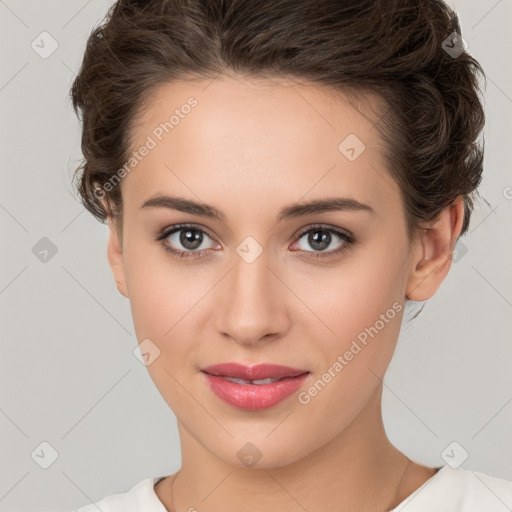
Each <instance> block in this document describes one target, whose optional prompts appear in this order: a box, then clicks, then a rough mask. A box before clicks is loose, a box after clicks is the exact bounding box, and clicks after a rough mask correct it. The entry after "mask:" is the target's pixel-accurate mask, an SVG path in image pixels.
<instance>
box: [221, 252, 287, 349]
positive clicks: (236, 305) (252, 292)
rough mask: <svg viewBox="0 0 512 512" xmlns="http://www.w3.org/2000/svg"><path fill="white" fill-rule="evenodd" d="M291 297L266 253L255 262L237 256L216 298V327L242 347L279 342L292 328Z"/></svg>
mask: <svg viewBox="0 0 512 512" xmlns="http://www.w3.org/2000/svg"><path fill="white" fill-rule="evenodd" d="M290 295H291V292H290V291H289V290H287V288H286V286H285V285H284V284H283V278H282V277H281V278H280V276H279V272H276V270H274V269H272V268H270V267H269V262H268V258H267V256H266V252H265V251H263V253H262V254H260V256H258V258H256V260H254V261H252V262H251V263H249V262H247V261H246V260H244V259H243V258H242V257H240V256H238V254H235V256H234V266H233V268H231V270H230V271H229V273H228V275H227V276H226V277H225V279H224V280H223V283H222V286H220V287H219V290H218V294H217V297H216V301H217V303H218V307H217V314H216V328H217V329H218V332H219V333H221V335H223V336H227V337H229V338H231V339H232V340H233V341H235V342H236V343H238V344H241V345H246V346H251V345H259V344H260V343H261V342H262V341H265V340H267V341H270V340H274V341H275V340H276V339H277V338H279V337H280V336H282V335H284V333H285V332H286V331H287V330H288V328H289V318H290V315H289V311H288V309H287V308H288V304H289V297H290Z"/></svg>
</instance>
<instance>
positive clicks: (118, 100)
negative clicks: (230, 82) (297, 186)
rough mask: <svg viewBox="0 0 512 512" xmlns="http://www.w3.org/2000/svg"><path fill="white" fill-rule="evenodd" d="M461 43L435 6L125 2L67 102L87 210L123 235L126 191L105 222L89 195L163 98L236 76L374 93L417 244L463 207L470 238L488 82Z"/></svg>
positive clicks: (96, 35)
mask: <svg viewBox="0 0 512 512" xmlns="http://www.w3.org/2000/svg"><path fill="white" fill-rule="evenodd" d="M455 32H456V33H458V34H460V33H461V30H460V27H459V22H458V18H457V16H456V14H455V13H454V12H453V11H452V10H451V9H450V8H449V7H448V6H447V5H446V4H445V3H444V2H442V1H440V0H421V1H418V0H367V1H364V0H146V1H144V0H119V1H117V2H116V3H115V4H114V5H113V6H112V7H111V8H110V9H109V12H108V13H107V16H106V17H105V19H104V20H103V21H102V22H101V23H100V24H99V25H98V26H97V27H95V28H94V29H93V31H92V32H91V34H90V37H89V39H88V41H87V47H86V50H85V55H84V58H83V62H82V65H81V68H80V71H79V73H78V75H77V77H76V79H75V80H74V83H73V85H72V89H71V97H72V102H73V107H74V109H75V112H76V113H77V115H78V116H79V117H80V114H81V117H82V123H83V130H82V152H83V156H84V160H83V161H82V163H81V165H80V167H79V168H78V169H77V171H76V176H75V177H76V178H78V179H79V186H78V191H79V193H80V196H81V199H82V202H83V205H84V206H85V207H86V208H87V209H88V210H89V211H90V212H91V213H92V214H93V215H94V216H95V217H97V218H98V219H100V220H101V221H104V220H105V219H106V217H107V216H113V217H114V219H115V220H119V223H121V222H122V215H121V212H122V198H121V192H120V187H118V186H117V187H113V189H112V190H110V191H109V193H108V194H106V195H105V198H106V200H107V203H106V208H105V207H104V206H103V205H102V203H101V201H100V200H99V199H98V197H97V194H96V195H95V193H94V191H95V189H98V187H99V188H102V187H103V186H104V185H105V183H107V182H108V181H109V179H111V177H112V176H113V175H114V174H115V173H116V172H117V171H118V170H119V169H120V168H121V167H123V165H124V164H125V162H126V159H127V157H128V155H129V152H130V149H131V148H130V144H131V142H130V133H131V128H132V126H133V123H134V121H135V119H136V118H137V115H138V114H139V113H140V111H141V108H142V106H143V105H144V103H145V101H146V100H147V99H148V98H149V99H150V98H151V93H152V92H153V91H154V90H155V88H156V87H158V86H160V85H163V84H165V83H170V82H173V81H180V80H186V79H191V78H214V77H218V76H220V75H222V74H229V73H232V74H238V75H243V76H249V77H255V78H256V77H263V78H265V77H269V78H276V77H287V78H291V79H293V80H298V81H301V80H302V81H305V82H306V81H309V82H314V83H317V84H323V85H325V86H329V87H332V88H334V89H335V90H338V91H340V92H346V93H348V94H349V96H350V97H351V98H353V99H356V98H355V94H352V93H353V92H354V91H356V92H358V91H359V92H360V91H366V92H370V93H376V95H377V96H378V97H379V98H381V100H383V101H382V105H383V109H382V112H380V114H379V120H378V123H377V126H378V129H379V132H380V134H381V136H382V139H383V140H384V142H385V147H386V150H387V154H386V158H387V162H388V167H389V169H388V170H389V173H390V175H391V176H392V177H393V179H394V180H395V182H396V183H397V184H398V185H399V188H400V191H401V195H402V200H403V202H404V210H405V214H406V221H407V227H408V233H409V237H410V238H411V239H412V236H414V235H416V234H417V232H418V229H419V227H420V226H421V223H423V222H428V221H431V220H433V219H435V218H436V216H437V215H438V214H439V213H440V211H441V210H442V209H443V208H444V207H446V206H447V205H449V204H450V203H451V202H452V201H453V200H454V199H456V198H457V197H458V196H460V195H462V196H463V200H464V208H465V214H464V222H463V227H462V231H461V235H462V234H464V233H465V232H466V230H467V228H468V224H469V220H470V216H471V212H472V209H473V199H474V195H475V194H477V191H476V189H477V187H478V185H479V184H480V181H481V174H482V168H483V144H482V145H481V144H479V143H478V142H477V138H478V136H479V134H480V132H481V130H482V128H483V125H484V110H483V107H482V104H481V102H480V99H479V92H480V90H479V83H478V74H481V75H482V76H483V77H484V78H485V75H484V72H483V70H482V68H481V66H480V65H479V63H478V62H477V61H476V60H475V59H474V58H473V57H471V56H470V55H469V54H468V53H467V52H466V51H464V47H463V46H461V43H460V38H458V39H457V37H458V36H457V34H454V33H455ZM340 142H341V141H340ZM121 225H122V224H121Z"/></svg>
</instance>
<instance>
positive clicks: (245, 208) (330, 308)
mask: <svg viewBox="0 0 512 512" xmlns="http://www.w3.org/2000/svg"><path fill="white" fill-rule="evenodd" d="M190 96H194V97H195V98H196V99H197V101H198V106H197V107H195V109H193V110H192V111H191V112H190V114H188V115H187V116H184V118H183V119H181V120H180V123H179V124H178V125H177V126H176V127H175V128H174V129H173V131H172V132H170V133H169V134H167V135H165V136H164V138H163V140H162V141H161V142H159V143H158V145H157V147H155V148H154V149H152V150H151V151H150V153H149V154H148V155H147V156H146V157H144V159H143V160H142V161H141V162H140V163H139V164H138V165H137V166H136V167H135V168H134V169H132V170H131V172H130V173H129V174H127V175H126V176H125V178H124V179H123V181H122V182H121V185H120V186H121V192H122V197H123V203H124V204H123V227H122V236H120V235H121V233H120V232H119V225H116V223H115V221H114V220H113V219H109V228H110V234H109V241H108V258H109V262H110V265H111V268H112V272H113V274H114V278H115V281H116V284H117V288H118V290H119V291H120V293H122V294H123V295H124V296H125V297H127V298H128V299H129V301H130V306H131V310H132V315H133V319H134V326H135V331H136V335H137V339H138V340H139V342H141V341H142V340H144V339H146V338H149V339H150V340H151V341H152V342H153V343H154V344H155V345H156V346H157V347H158V348H159V350H160V356H159V357H158V358H156V359H155V360H154V361H153V362H152V363H151V364H150V365H149V366H148V371H149V373H150V376H151V378H152V379H153V381H154V383H155V385H156V387H157V388H158V390H159V391H160V393H161V394H162V397H163V398H164V400H165V401H166V402H167V404H168V405H169V407H170V408H171V409H172V410H173V412H174V414H175V415H176V418H177V421H178V428H179V434H180V442H181V453H182V467H181V469H180V471H179V474H178V476H177V478H176V482H175V485H174V491H173V494H174V508H172V507H171V484H172V482H173V479H174V477H175V476H176V475H171V476H169V477H168V478H166V479H164V480H163V481H161V482H159V483H158V484H157V485H156V486H155V492H156V494H157V496H158V498H159V499H160V501H161V502H162V503H163V504H164V505H165V506H166V508H167V509H168V510H174V509H176V510H189V509H190V510H194V509H191V507H194V508H195V509H196V510H199V511H201V512H209V511H220V510H222V511H223V512H230V511H235V510H236V511H239V510H250V511H264V510H265V511H268V510H280V511H282V512H292V511H293V512H295V511H303V510H304V509H306V510H308V511H309V512H314V511H325V510H336V511H349V510H350V511H353V510H388V509H390V508H392V507H395V506H397V505H398V504H399V503H400V502H401V501H403V500H404V499H405V498H406V497H407V496H409V495H410V494H411V493H412V492H414V491H415V490H416V489H417V488H418V487H419V486H420V485H422V484H423V483H424V482H425V481H426V480H428V479H429V478H431V477H432V476H433V475H434V474H435V472H436V469H437V468H429V467H426V466H422V465H420V464H417V463H414V462H413V463H411V464H410V465H409V466H407V462H408V459H407V458H406V457H405V455H404V454H402V453H401V452H400V451H399V450H397V449H396V448H395V447H394V446H393V445H392V444H391V443H390V441H389V440H388V438H387V436H386V433H385V430H384V427H383V422H382V414H381V395H382V379H383V377H384V374H385V371H386V369H387V367H388V364H389V362H390V360H391V358H392V355H393V352H394V349H395V345H396V341H397V338H398V334H399V331H400V325H401V321H402V316H403V313H404V309H403V307H402V310H401V311H400V312H399V313H397V314H396V316H395V317H394V318H393V319H392V320H389V321H388V322H387V323H386V325H385V327H384V328H382V329H381V330H379V332H378V334H377V335H376V336H375V337H374V338H373V339H371V338H370V341H369V343H368V344H367V345H366V346H364V348H363V349H362V350H361V351H360V352H359V353H358V354H357V356H354V358H353V359H352V360H351V361H349V362H348V364H347V365H346V366H345V367H344V368H343V370H342V371H341V372H339V373H338V374H337V375H336V377H335V378H333V379H332V380H331V381H330V382H329V383H328V384H327V385H326V386H325V387H324V389H322V391H321V392H319V393H318V394H317V396H315V397H313V398H312V399H311V401H310V402H309V403H308V404H301V403H300V402H299V401H298V399H297V397H296V396H295V395H292V396H291V397H288V398H287V399H285V400H284V401H282V402H281V403H279V404H278V405H276V406H274V407H271V408H270V409H267V410H264V411H244V410H240V409H237V408H235V407H232V406H230V405H228V404H226V403H224V402H222V401H221V400H220V399H219V398H217V396H216V395H214V394H213V393H212V392H211V391H210V389H209V388H208V386H207V385H206V383H205V380H204V378H203V375H202V374H201V373H200V372H199V370H200V368H203V367H205V366H208V365H211V364H216V363H220V362H228V361H231V362H239V363H242V364H246V365H249V366H250V365H253V364H257V363H261V362H271V363H275V364H283V365H287V366H292V367H294V368H300V369H304V370H309V371H310V372H311V375H310V377H309V379H308V381H307V383H305V384H304V386H303V387H302V388H301V390H305V389H306V390H307V389H308V388H309V387H310V386H311V385H312V383H313V382H315V381H316V380H317V379H318V378H320V376H321V375H322V374H323V373H324V372H325V371H326V370H327V369H328V368H329V367H332V365H333V363H334V362H335V361H336V359H337V357H338V355H340V354H344V353H345V352H346V351H347V350H348V349H349V347H350V345H351V342H352V341H353V340H354V339H355V338H356V336H357V335H358V334H359V333H360V332H362V331H363V330H364V329H365V327H368V326H372V325H374V324H375V322H376V320H378V319H379V316H380V315H381V314H383V313H385V312H386V311H387V310H389V309H390V308H391V307H392V304H393V303H398V304H401V305H402V306H403V305H404V303H405V300H406V298H410V299H412V300H415V301H424V300H427V299H429V298H431V297H432V296H433V295H434V293H435V292H436V291H437V289H438V288H439V286H440V285H441V283H442V281H443V280H444V278H445V276H446V275H447V273H448V271H449V268H450V265H451V252H452V251H453V247H454V245H455V242H456V240H457V237H458V235H459V233H460V230H461V227H462V220H463V204H462V200H461V198H460V197H459V198H458V199H457V200H456V201H455V202H454V203H453V204H452V205H451V206H449V207H447V208H446V209H445V210H443V211H442V212H441V214H440V215H439V217H438V218H437V219H436V220H435V221H434V222H431V223H430V224H428V225H426V226H424V227H426V228H429V229H426V230H425V231H424V232H423V234H422V235H421V237H420V238H419V239H418V240H417V241H415V242H414V243H412V242H410V241H409V240H408V237H407V233H406V224H405V215H404V211H403V206H402V202H401V196H400V192H399V189H398V187H397V186H396V184H395V183H394V182H393V181H392V179H391V177H390V175H389V174H388V172H387V170H386V162H385V160H384V157H383V152H384V148H383V145H382V142H381V140H380V138H379V135H378V133H377V130H376V129H375V128H374V126H373V124H372V122H371V116H370V115H369V112H370V110H367V111H366V114H365V115H364V116H363V115H361V113H360V112H359V111H358V110H357V109H355V108H354V106H353V105H352V104H351V103H350V102H349V101H348V99H347V98H345V97H344V96H343V95H341V94H338V95H334V94H333V93H332V91H329V90H327V89H326V88H323V87H321V86H318V85H311V84H308V85H306V84H305V83H303V84H301V85H298V84H293V86H292V84H291V83H290V82H288V81H282V82H280V83H278V82H276V81H272V82H271V81H262V80H256V79H251V78H247V77H245V78H242V77H233V76H231V77H227V76H226V77H222V78H217V79H215V80H213V81H212V80H208V81H207V80H199V81H195V82H179V83H174V84H166V85H164V86H161V87H160V88H159V89H157V90H156V91H155V93H154V94H153V95H152V96H151V101H150V103H149V104H148V105H147V109H146V110H145V112H144V114H143V115H142V116H141V117H140V120H139V122H138V124H137V125H136V126H135V127H134V128H133V137H134V138H133V141H134V143H133V147H134V148H139V147H140V146H141V145H142V144H143V143H144V141H145V140H146V137H147V136H148V135H149V134H151V132H152V130H154V128H155V126H157V125H158V124H159V123H160V122H162V121H164V120H166V119H168V117H169V114H168V113H169V112H171V113H172V111H173V110H174V109H176V108H179V107H180V105H183V104H184V103H186V101H187V98H189V97H190ZM367 100H368V101H367V104H368V105H371V104H372V101H373V102H375V101H377V100H376V99H375V98H373V99H372V98H370V97H369V96H368V97H367ZM350 133H354V134H356V135H357V137H358V138H359V139H360V140H361V141H363V142H364V144H365V146H366V149H365V151H364V152H363V153H361V155H360V156H359V157H358V158H357V159H356V160H354V161H349V160H348V159H347V158H345V156H344V155H343V154H341V152H340V151H339V150H338V145H339V144H340V142H341V141H342V140H344V139H345V138H346V137H347V135H349V134H350ZM156 193H163V194H174V195H180V196H182V197H185V198H187V199H191V200H194V201H199V202H201V201H203V202H205V203H207V204H210V205H213V206H215V207H216V208H218V209H220V210H222V212H224V214H225V218H226V219H225V221H220V220H217V219H212V218H206V217H201V216H198V215H194V214H190V213H182V212H178V211H176V210H171V209H166V208H157V207H154V208H144V209H141V205H142V203H143V202H144V201H146V200H147V199H149V198H150V197H152V196H153V195H154V194H156ZM328 196H329V197H332V196H339V197H350V198H354V199H357V200H358V201H360V202H363V203H366V204H368V205H370V206H371V208H373V210H374V212H373V213H371V212H367V211H334V212H324V213H315V214H312V215H308V216H305V217H298V218H294V219H288V220H284V221H281V222H278V220H277V218H276V216H277V213H278V212H279V210H280V209H281V208H282V207H283V206H285V205H288V204H290V203H296V202H304V201H309V200H313V199H321V198H325V197H328ZM179 223H189V224H194V226H195V227H196V228H198V229H205V230H206V234H205V235H204V238H203V243H202V244H201V246H200V248H199V249H195V251H196V252H197V251H198V250H205V251H206V254H207V256H206V257H205V258H198V259H194V258H176V257H174V256H172V255H171V254H169V253H168V252H166V250H165V249H164V246H163V245H162V242H157V241H155V238H156V236H157V235H158V234H159V233H160V232H162V231H163V230H164V229H165V228H168V227H169V226H173V225H175V224H179ZM315 224H321V225H322V227H323V228H324V229H325V228H329V227H331V228H338V229H342V230H347V231H348V232H350V233H351V234H352V235H353V236H354V238H355V240H356V242H355V243H354V244H353V245H352V246H349V247H348V248H347V250H346V251H344V252H343V253H342V254H340V255H338V256H336V255H335V256H333V257H326V258H324V259H320V260H317V259H315V258H314V257H312V255H314V254H315V253H319V252H321V251H319V250H318V249H315V246H312V245H311V244H310V243H308V235H307V234H306V235H305V236H302V237H301V238H300V239H299V238H298V235H300V232H301V231H302V230H303V229H304V228H307V227H309V226H312V225H315ZM179 234H180V233H177V234H175V235H171V236H170V237H168V238H167V241H168V242H169V243H170V244H172V245H173V247H174V248H175V249H178V250H185V251H186V250H189V252H194V250H192V249H190V247H191V246H190V245H188V246H184V245H183V244H181V243H180V241H179ZM247 236H252V237H253V238H254V239H255V240H256V241H257V242H258V243H259V245H260V246H261V248H262V250H263V252H262V253H261V255H260V256H259V257H258V258H256V260H255V261H254V262H252V263H247V262H246V261H245V260H244V259H242V258H241V257H240V256H239V255H238V253H237V252H236V248H237V246H238V245H239V244H240V242H242V240H244V239H245V238H246V237H247ZM343 243H346V242H344V241H343V240H341V239H338V238H337V237H336V236H335V235H334V234H332V238H331V242H330V244H329V246H328V248H327V251H333V250H335V249H337V248H338V247H340V246H341V245H342V244H343ZM294 249H295V250H294ZM297 249H299V250H297ZM247 442H251V443H253V444H254V445H255V446H256V447H257V449H258V450H259V452H260V453H261V458H260V460H259V461H258V462H257V463H256V464H255V465H254V466H252V467H250V468H249V467H246V466H244V464H243V463H242V462H241V461H240V460H239V459H238V457H237V452H238V451H239V450H240V449H241V448H242V447H243V446H244V445H245V444H246V443H247ZM406 469H407V471H406V472H405V474H404V470H406ZM402 477H403V478H402ZM401 479H402V480H401ZM399 482H401V483H400V486H399ZM369 489H371V492H368V490H369Z"/></svg>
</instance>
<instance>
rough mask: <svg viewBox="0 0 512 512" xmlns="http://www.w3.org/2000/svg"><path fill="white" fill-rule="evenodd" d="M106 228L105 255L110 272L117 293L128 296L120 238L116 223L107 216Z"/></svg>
mask: <svg viewBox="0 0 512 512" xmlns="http://www.w3.org/2000/svg"><path fill="white" fill-rule="evenodd" d="M108 229H109V237H108V245H107V255H108V261H109V264H110V268H111V270H112V274H113V276H114V280H115V282H116V287H117V289H118V291H119V293H121V295H124V296H125V297H126V298H128V289H127V286H126V276H125V268H124V259H123V248H122V241H121V240H120V236H119V233H118V229H117V225H116V224H115V222H114V221H113V220H112V219H111V218H110V217H109V218H108Z"/></svg>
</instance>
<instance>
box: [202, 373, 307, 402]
mask: <svg viewBox="0 0 512 512" xmlns="http://www.w3.org/2000/svg"><path fill="white" fill-rule="evenodd" d="M201 372H202V373H203V374H204V376H205V378H206V381H207V383H208V385H209V387H210V389H211V390H212V391H213V393H214V394H215V395H217V397H219V398H220V399H221V400H223V401H224V402H226V403H228V404H230V405H232V406H234V407H237V408H240V409H245V410H252V411H257V410H262V409H267V408H269V407H273V406H274V405H276V404H278V403H279V402H281V401H282V400H284V399H285V398H287V397H288V396H290V395H291V394H292V393H294V392H295V391H297V390H298V389H299V388H300V387H301V386H302V385H303V383H304V381H305V380H306V379H307V377H308V376H309V375H310V372H309V371H308V370H301V369H297V368H291V367H289V366H281V365H273V364H259V365H255V366H245V365H241V364H238V363H222V364H218V365H213V366H208V367H206V368H202V369H201Z"/></svg>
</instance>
